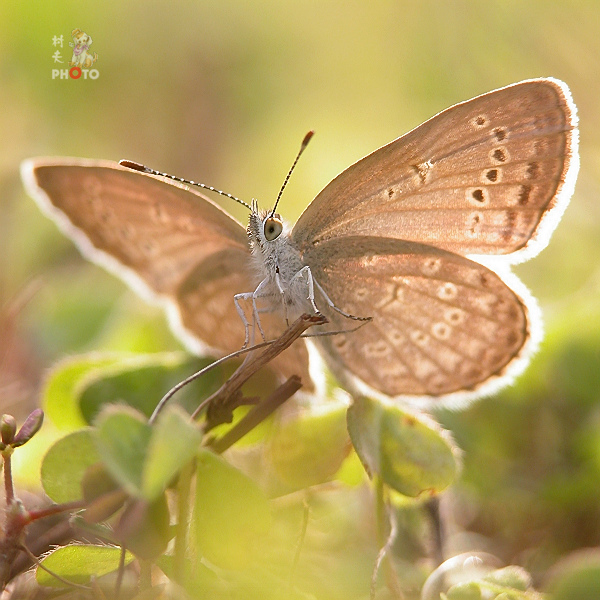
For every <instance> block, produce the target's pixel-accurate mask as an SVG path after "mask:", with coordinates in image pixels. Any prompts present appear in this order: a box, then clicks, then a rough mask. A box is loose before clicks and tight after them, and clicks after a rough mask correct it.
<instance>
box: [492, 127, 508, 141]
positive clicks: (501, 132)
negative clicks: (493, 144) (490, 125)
mask: <svg viewBox="0 0 600 600" xmlns="http://www.w3.org/2000/svg"><path fill="white" fill-rule="evenodd" d="M494 137H495V138H496V139H497V140H498V141H499V142H501V141H502V140H504V139H506V129H502V128H501V127H497V128H496V129H494Z"/></svg>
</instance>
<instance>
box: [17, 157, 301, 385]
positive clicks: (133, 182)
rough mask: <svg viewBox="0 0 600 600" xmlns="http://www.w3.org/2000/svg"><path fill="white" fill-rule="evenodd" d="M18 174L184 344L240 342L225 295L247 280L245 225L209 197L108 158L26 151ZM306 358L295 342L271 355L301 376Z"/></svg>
mask: <svg viewBox="0 0 600 600" xmlns="http://www.w3.org/2000/svg"><path fill="white" fill-rule="evenodd" d="M22 175H23V180H24V182H25V185H26V188H27V190H28V192H29V194H30V195H31V196H32V197H33V198H34V199H35V200H36V201H37V203H38V204H39V205H40V207H41V208H42V210H43V211H44V212H45V213H46V214H48V216H50V217H51V218H52V219H53V220H54V221H56V223H57V224H58V225H59V226H60V228H61V229H62V230H63V232H64V233H65V234H66V235H68V236H69V237H70V238H71V239H73V241H74V242H75V243H76V244H77V246H78V247H79V249H80V250H81V252H82V253H83V254H84V256H86V257H87V258H89V259H90V260H92V261H94V262H96V263H98V264H100V265H101V266H103V267H105V268H107V269H109V270H110V271H111V272H113V273H114V274H115V275H117V276H119V277H121V278H122V279H123V280H125V281H126V282H127V283H128V284H129V285H131V286H132V287H133V288H134V289H135V290H136V291H138V292H141V293H142V294H143V295H144V296H146V297H147V298H149V299H151V300H158V301H159V302H160V303H161V304H162V305H163V306H164V307H165V308H166V309H167V310H168V312H169V313H170V317H171V322H172V324H173V325H174V329H175V330H176V332H177V333H179V334H180V337H182V338H183V339H184V341H185V342H186V343H187V345H188V346H190V347H191V348H192V349H193V350H195V351H198V352H202V351H204V350H206V346H208V347H210V348H212V349H216V350H218V351H220V352H224V353H228V352H232V351H235V350H239V349H240V348H241V347H242V344H243V341H244V326H243V324H242V322H241V320H240V318H239V316H238V314H237V312H236V310H235V306H234V302H233V296H234V294H236V293H240V292H248V291H252V290H253V289H254V288H255V286H256V282H253V281H252V280H251V278H250V277H249V276H248V273H249V269H248V266H249V265H248V260H249V252H248V246H247V240H246V234H245V231H244V228H243V227H242V226H241V225H240V224H239V223H238V222H237V221H235V220H234V219H233V218H232V217H230V216H229V215H228V214H227V213H225V212H224V211H223V210H222V209H220V208H219V207H218V206H217V205H216V204H214V203H213V202H212V201H211V200H209V199H208V198H206V197H205V196H203V195H202V194H200V193H198V192H196V191H195V190H189V189H187V188H184V187H182V186H179V185H177V184H175V183H174V182H171V181H170V180H164V179H162V178H157V177H153V176H149V175H145V174H142V173H138V172H135V171H131V170H129V169H125V168H122V167H120V166H119V165H118V164H117V163H113V162H108V161H90V160H83V159H33V160H30V161H26V162H25V163H24V164H23V167H22ZM268 321H269V320H268V318H266V319H265V323H266V326H268V325H269V322H268ZM307 365H308V358H307V352H306V348H305V347H304V345H303V344H302V343H297V344H295V345H294V346H293V347H292V348H290V349H289V350H288V351H286V352H285V353H283V354H282V355H281V356H280V357H279V358H278V359H276V362H274V364H273V366H274V367H275V368H276V369H277V370H278V371H280V372H281V373H282V374H284V375H286V376H288V375H291V374H293V373H296V374H299V375H300V376H301V377H302V379H303V382H305V384H308V382H309V381H310V378H309V377H308V371H307Z"/></svg>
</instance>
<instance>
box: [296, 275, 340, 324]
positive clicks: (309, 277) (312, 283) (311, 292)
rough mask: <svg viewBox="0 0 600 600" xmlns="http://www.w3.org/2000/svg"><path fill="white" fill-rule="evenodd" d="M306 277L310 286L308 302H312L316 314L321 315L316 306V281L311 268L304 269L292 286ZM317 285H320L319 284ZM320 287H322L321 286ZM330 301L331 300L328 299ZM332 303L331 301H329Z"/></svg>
mask: <svg viewBox="0 0 600 600" xmlns="http://www.w3.org/2000/svg"><path fill="white" fill-rule="evenodd" d="M304 275H306V280H307V285H308V297H307V300H308V301H309V302H310V304H311V306H312V309H313V310H314V311H315V314H317V315H320V314H321V313H320V311H319V309H318V308H317V305H316V304H315V280H314V278H313V276H312V271H311V270H310V267H309V266H305V267H302V268H301V269H300V270H299V271H298V272H297V273H296V274H295V275H294V276H293V277H292V280H291V281H290V285H291V284H292V283H293V282H294V280H295V279H302V277H304ZM317 285H319V284H318V283H317ZM319 287H320V286H319ZM327 300H329V298H327ZM329 302H331V300H329Z"/></svg>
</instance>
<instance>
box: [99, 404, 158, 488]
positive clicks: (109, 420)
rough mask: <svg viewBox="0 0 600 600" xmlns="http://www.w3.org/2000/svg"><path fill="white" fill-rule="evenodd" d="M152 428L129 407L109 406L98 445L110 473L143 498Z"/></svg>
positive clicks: (100, 424) (101, 422)
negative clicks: (143, 479) (143, 481)
mask: <svg viewBox="0 0 600 600" xmlns="http://www.w3.org/2000/svg"><path fill="white" fill-rule="evenodd" d="M151 436H152V428H151V427H150V425H148V423H147V422H146V419H145V418H144V416H143V415H141V414H140V413H138V412H137V411H135V410H133V409H131V408H127V407H122V406H120V407H116V406H115V407H108V408H106V409H105V410H104V411H103V413H102V414H101V415H100V417H99V419H98V427H97V429H96V430H95V440H96V447H97V449H98V454H99V455H100V458H101V460H102V461H103V463H104V465H105V466H106V468H107V470H108V472H109V473H110V474H111V475H112V476H113V477H114V478H115V480H116V481H118V482H119V483H120V484H121V485H122V486H123V487H124V488H125V490H126V491H127V492H129V493H130V494H132V495H134V496H136V497H143V492H142V473H143V471H144V465H145V462H146V454H147V451H148V445H149V443H150V438H151Z"/></svg>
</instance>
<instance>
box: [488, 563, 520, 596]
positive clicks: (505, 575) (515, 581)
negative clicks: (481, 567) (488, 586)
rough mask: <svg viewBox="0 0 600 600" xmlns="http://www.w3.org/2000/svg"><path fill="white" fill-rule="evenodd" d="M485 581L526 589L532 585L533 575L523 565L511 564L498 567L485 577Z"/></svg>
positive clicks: (511, 587)
mask: <svg viewBox="0 0 600 600" xmlns="http://www.w3.org/2000/svg"><path fill="white" fill-rule="evenodd" d="M483 580H484V581H486V582H489V583H493V584H495V585H498V586H501V587H503V588H507V589H513V590H519V591H521V592H524V591H526V590H527V589H528V588H530V587H531V585H532V581H531V575H530V574H529V573H528V572H527V571H526V570H525V569H523V568H522V567H518V566H516V565H509V566H508V567H504V568H502V569H496V570H495V571H492V572H491V573H490V574H489V575H486V576H485V577H484V578H483Z"/></svg>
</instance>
